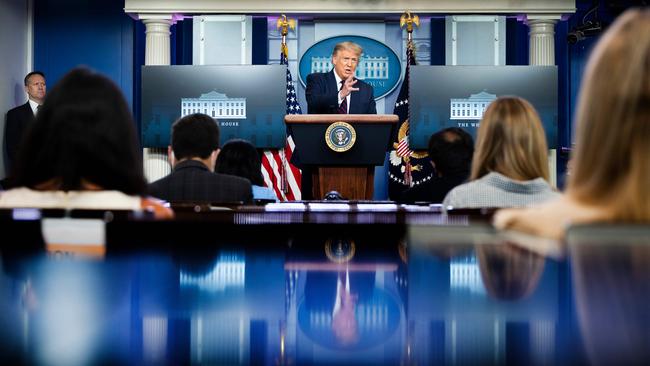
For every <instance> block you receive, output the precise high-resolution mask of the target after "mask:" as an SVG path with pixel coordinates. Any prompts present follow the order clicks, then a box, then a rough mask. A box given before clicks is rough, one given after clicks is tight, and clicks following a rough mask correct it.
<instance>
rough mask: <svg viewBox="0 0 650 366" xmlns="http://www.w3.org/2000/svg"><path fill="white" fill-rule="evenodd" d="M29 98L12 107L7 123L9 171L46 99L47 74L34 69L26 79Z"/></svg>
mask: <svg viewBox="0 0 650 366" xmlns="http://www.w3.org/2000/svg"><path fill="white" fill-rule="evenodd" d="M24 84H25V92H26V93H27V96H28V100H27V102H26V103H25V104H23V105H20V106H18V107H16V108H13V109H10V110H9V111H8V112H7V117H6V123H5V152H6V155H5V157H6V159H5V170H6V171H7V172H9V171H10V170H11V168H12V166H13V164H14V162H15V161H16V157H17V154H18V148H19V147H20V143H21V141H22V139H23V136H24V135H25V132H26V131H27V130H28V128H29V127H30V126H31V125H32V123H33V122H34V116H36V113H37V111H38V108H39V107H40V106H41V105H42V104H43V101H44V100H45V74H43V73H42V72H40V71H32V72H30V73H29V74H27V75H26V76H25V79H24Z"/></svg>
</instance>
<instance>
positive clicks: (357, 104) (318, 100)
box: [305, 42, 377, 114]
mask: <svg viewBox="0 0 650 366" xmlns="http://www.w3.org/2000/svg"><path fill="white" fill-rule="evenodd" d="M362 52H363V49H362V48H361V47H360V46H359V45H357V44H356V43H353V42H341V43H339V44H337V45H336V46H335V47H334V51H333V52H332V64H333V65H334V69H332V71H330V72H326V73H314V74H310V75H309V76H307V89H306V91H305V94H306V96H307V111H308V113H311V114H337V113H340V114H376V113H377V109H376V107H375V98H374V97H373V90H372V86H370V85H368V84H366V83H365V82H363V81H361V80H359V79H356V78H355V77H354V73H355V71H356V69H357V65H358V64H359V61H360V59H361V53H362Z"/></svg>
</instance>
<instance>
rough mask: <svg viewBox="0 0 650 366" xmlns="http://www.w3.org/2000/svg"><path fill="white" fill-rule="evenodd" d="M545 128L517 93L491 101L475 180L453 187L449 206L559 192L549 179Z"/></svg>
mask: <svg viewBox="0 0 650 366" xmlns="http://www.w3.org/2000/svg"><path fill="white" fill-rule="evenodd" d="M547 153H548V152H547V147H546V138H545V136H544V129H543V128H542V123H541V121H540V119H539V116H538V114H537V112H536V111H535V109H534V108H533V106H532V105H531V104H530V103H529V102H527V101H526V100H524V99H522V98H518V97H501V98H498V99H496V100H495V101H493V102H492V103H490V105H489V106H488V108H487V110H486V111H485V114H484V116H483V118H482V119H481V125H480V127H479V129H478V135H477V137H476V150H475V151H474V157H473V159H472V171H471V175H470V182H468V183H465V184H462V185H460V186H458V187H456V188H454V189H452V190H451V191H450V192H449V193H448V194H447V196H446V197H445V199H444V201H443V205H444V207H450V206H451V207H453V208H483V207H487V208H490V207H520V206H529V205H533V204H536V203H541V202H544V201H547V200H549V199H552V198H555V197H558V196H559V193H558V192H556V191H555V190H554V189H553V188H552V187H551V186H550V184H549V183H548V175H549V174H548V162H547V158H546V155H547Z"/></svg>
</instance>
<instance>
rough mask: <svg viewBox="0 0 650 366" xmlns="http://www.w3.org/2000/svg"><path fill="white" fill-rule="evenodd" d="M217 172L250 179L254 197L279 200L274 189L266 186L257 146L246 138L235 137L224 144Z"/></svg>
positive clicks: (218, 159)
mask: <svg viewBox="0 0 650 366" xmlns="http://www.w3.org/2000/svg"><path fill="white" fill-rule="evenodd" d="M215 172H217V173H221V174H228V175H234V176H237V177H242V178H246V179H248V180H250V181H251V183H252V185H253V186H252V188H253V198H254V199H259V200H273V201H276V202H277V201H278V197H277V196H276V195H275V192H274V191H273V189H271V188H269V187H265V186H264V178H263V177H262V161H261V160H260V156H259V154H258V153H257V150H256V149H255V146H253V144H251V143H250V142H248V141H246V140H239V139H235V140H230V141H227V142H226V143H225V144H223V147H222V148H221V151H220V152H219V156H217V163H216V166H215Z"/></svg>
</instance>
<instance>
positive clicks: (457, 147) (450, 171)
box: [400, 127, 474, 203]
mask: <svg viewBox="0 0 650 366" xmlns="http://www.w3.org/2000/svg"><path fill="white" fill-rule="evenodd" d="M428 150H429V157H430V158H431V163H432V165H433V167H434V168H435V170H436V173H437V175H436V176H434V177H433V178H432V179H431V180H429V181H426V182H425V183H422V184H420V185H417V186H414V187H411V188H409V189H407V190H405V191H404V192H402V196H401V197H400V202H402V203H414V202H430V203H441V202H442V200H443V199H444V198H445V195H447V193H448V192H449V191H450V190H451V189H452V188H454V187H456V186H457V185H460V184H461V183H463V182H465V180H467V178H468V177H469V171H470V167H471V165H472V155H473V154H474V141H473V140H472V136H470V135H469V134H468V133H467V132H465V131H464V130H463V129H461V128H458V127H450V128H446V129H444V130H440V131H438V132H436V133H434V134H433V135H431V137H430V138H429V149H428Z"/></svg>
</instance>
